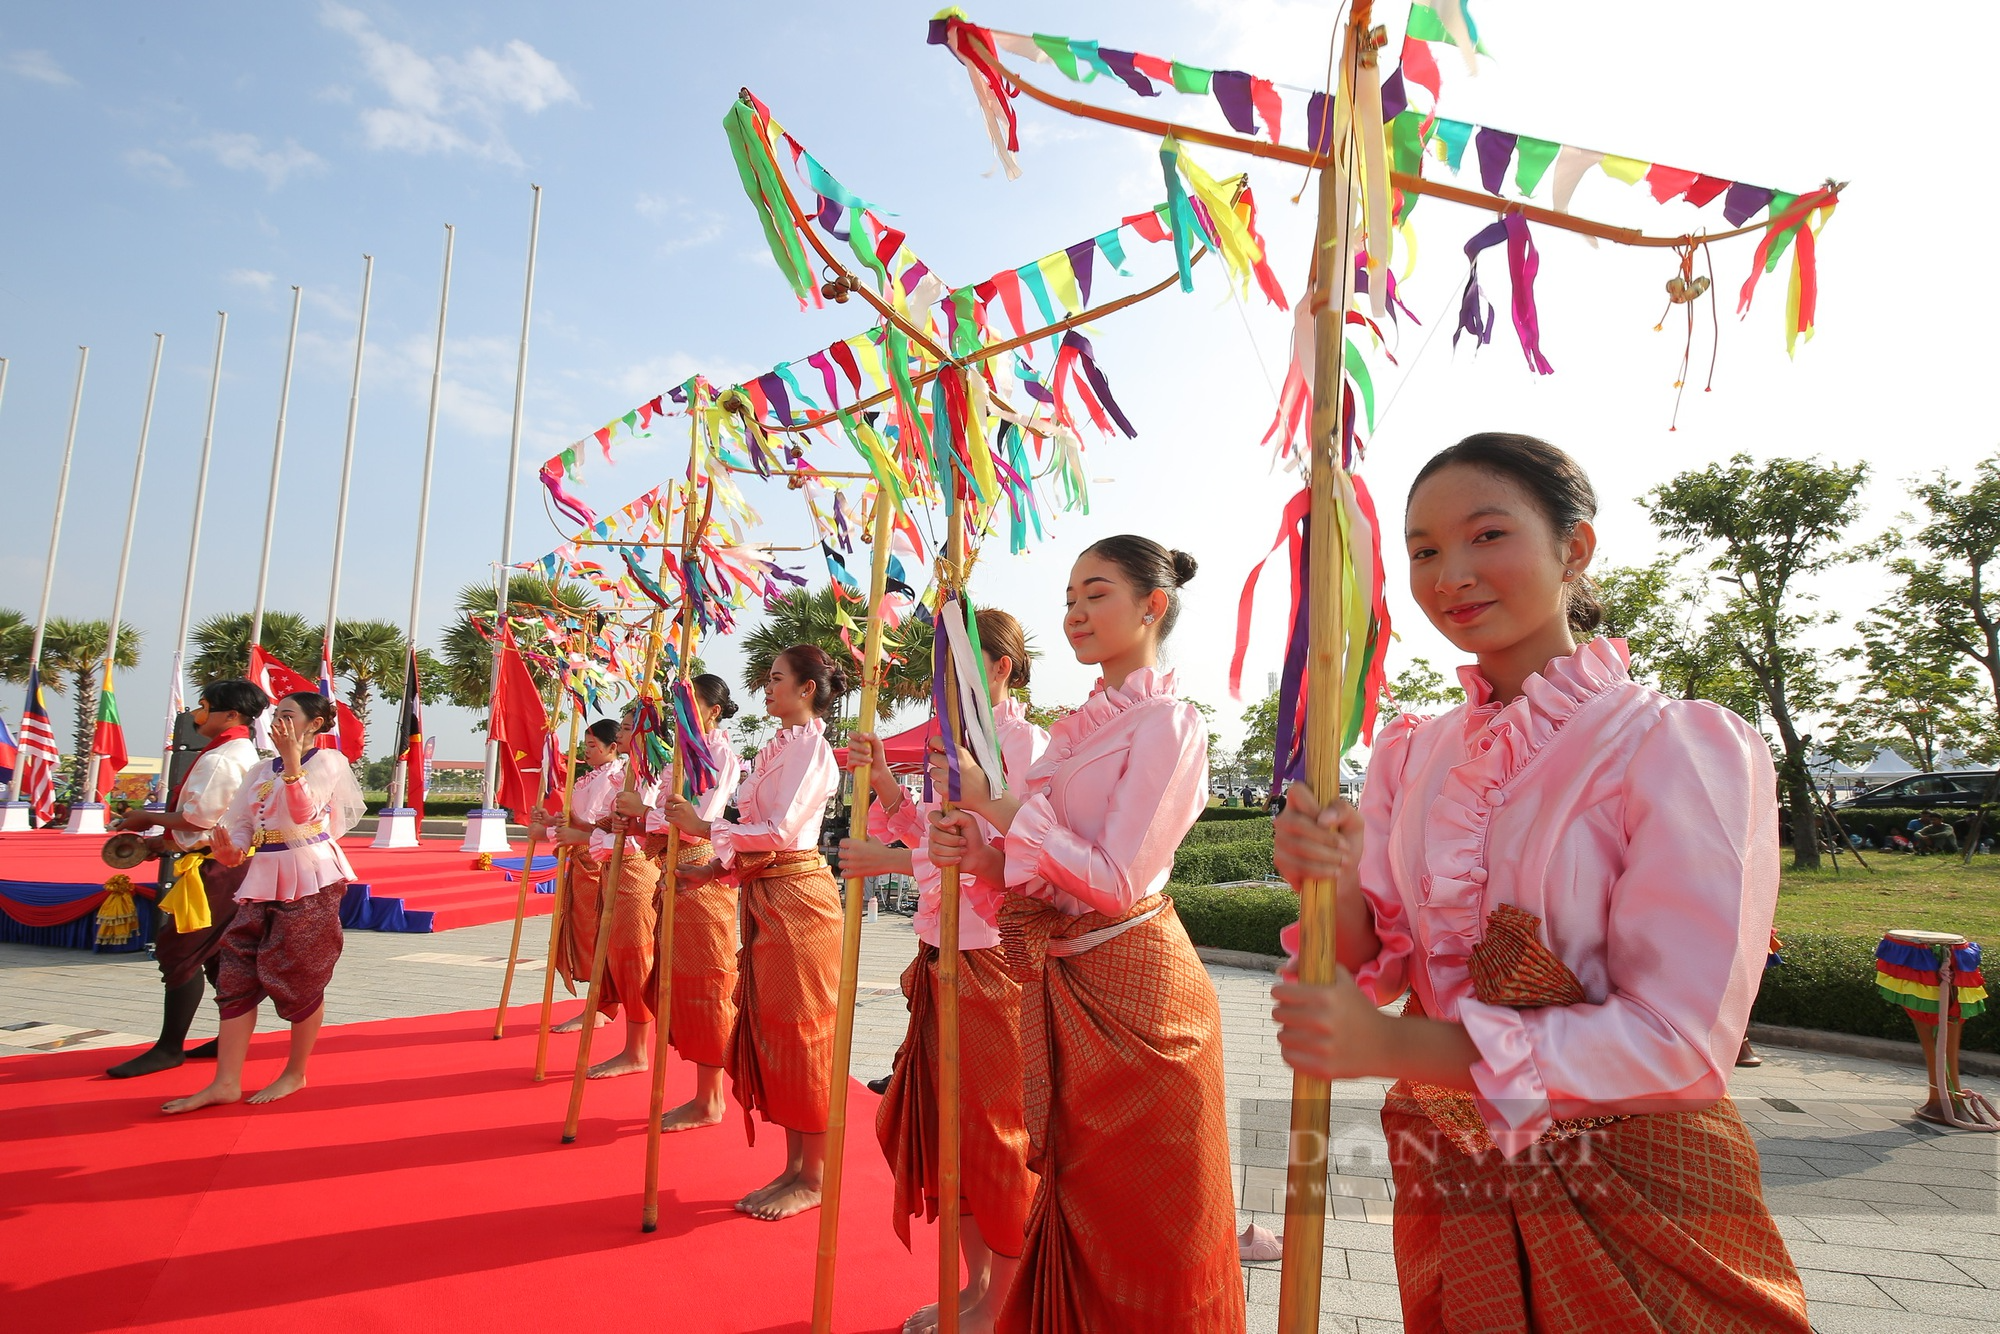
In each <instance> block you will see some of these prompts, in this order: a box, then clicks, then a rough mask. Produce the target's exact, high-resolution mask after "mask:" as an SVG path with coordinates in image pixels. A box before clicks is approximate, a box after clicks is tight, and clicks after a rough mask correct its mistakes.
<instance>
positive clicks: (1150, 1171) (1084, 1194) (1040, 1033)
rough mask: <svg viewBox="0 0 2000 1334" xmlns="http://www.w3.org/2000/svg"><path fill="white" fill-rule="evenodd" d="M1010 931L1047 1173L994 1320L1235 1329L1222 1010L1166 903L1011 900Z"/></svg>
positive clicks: (1083, 1328) (1006, 909)
mask: <svg viewBox="0 0 2000 1334" xmlns="http://www.w3.org/2000/svg"><path fill="white" fill-rule="evenodd" d="M1121 924H1130V925H1126V926H1125V929H1124V930H1122V931H1120V932H1119V933H1118V934H1116V935H1115V936H1110V937H1109V938H1106V935H1105V934H1099V933H1107V934H1108V933H1109V932H1110V931H1112V930H1114V929H1116V928H1118V927H1120V926H1121ZM1000 929H1001V940H1002V948H1003V949H1005V951H1006V953H1007V965H1008V968H1009V970H1010V971H1011V972H1013V973H1014V975H1015V976H1016V977H1017V978H1018V979H1020V981H1021V984H1022V991H1021V1056H1022V1062H1023V1065H1024V1067H1025V1071H1026V1081H1025V1083H1026V1088H1025V1110H1026V1115H1027V1123H1028V1133H1029V1136H1030V1140H1031V1143H1032V1145H1033V1154H1032V1156H1031V1157H1030V1159H1029V1166H1031V1167H1032V1168H1034V1169H1035V1170H1036V1171H1038V1172H1040V1173H1041V1178H1042V1180H1041V1187H1040V1189H1039V1190H1037V1191H1036V1193H1035V1199H1034V1204H1033V1206H1032V1208H1031V1209H1030V1211H1029V1214H1028V1228H1027V1237H1026V1244H1025V1248H1024V1250H1023V1251H1022V1256H1021V1269H1020V1273H1019V1275H1018V1277H1017V1278H1016V1279H1015V1281H1014V1290H1013V1293H1012V1295H1011V1296H1010V1297H1009V1298H1008V1300H1007V1305H1006V1307H1005V1309H1004V1310H1002V1311H1001V1313H1000V1321H999V1328H1000V1329H1001V1330H1002V1331H1005V1334H1099V1332H1100V1331H1107V1330H1154V1329H1161V1330H1165V1329H1171V1330H1174V1331H1177V1334H1240V1331H1242V1330H1243V1328H1244V1324H1245V1311H1244V1305H1243V1270H1242V1268H1241V1265H1240V1263H1239V1262H1238V1260H1237V1255H1236V1198H1235V1189H1234V1184H1233V1180H1232V1174H1231V1171H1230V1166H1229V1127H1228V1122H1227V1113H1226V1108H1225V1104H1224V1097H1225V1095H1224V1093H1223V1084H1222V1013H1221V1009H1220V1007H1219V1006H1218V1004H1217V1003H1216V997H1215V987H1214V985H1213V984H1212V983H1210V981H1209V980H1208V974H1207V973H1206V972H1205V971H1204V970H1203V969H1202V966H1201V961H1200V960H1199V959H1197V958H1196V957H1195V953H1194V946H1193V945H1192V944H1190V943H1189V942H1188V937H1187V931H1186V930H1185V928H1183V927H1182V926H1181V922H1180V918H1179V917H1178V916H1176V915H1175V913H1174V908H1173V903H1172V901H1171V900H1169V899H1166V898H1164V897H1162V896H1160V895H1157V894H1156V895H1151V896H1148V897H1147V898H1145V899H1142V900H1140V901H1139V902H1138V903H1137V904H1135V905H1134V906H1133V908H1132V910H1131V911H1130V912H1129V913H1127V914H1125V915H1124V916H1123V917H1122V918H1111V917H1106V916H1103V915H1101V914H1098V913H1088V914H1086V915H1084V916H1082V917H1067V916H1065V915H1063V914H1062V913H1060V912H1058V911H1056V910H1055V909H1054V908H1053V907H1051V906H1049V905H1048V904H1045V903H1042V902H1039V901H1038V900H1034V899H1028V898H1024V897H1022V896H1020V895H1015V894H1010V895H1008V897H1007V900H1006V902H1005V904H1004V906H1003V907H1002V909H1001V928H1000ZM1080 938H1081V939H1080ZM1079 951H1080V952H1079Z"/></svg>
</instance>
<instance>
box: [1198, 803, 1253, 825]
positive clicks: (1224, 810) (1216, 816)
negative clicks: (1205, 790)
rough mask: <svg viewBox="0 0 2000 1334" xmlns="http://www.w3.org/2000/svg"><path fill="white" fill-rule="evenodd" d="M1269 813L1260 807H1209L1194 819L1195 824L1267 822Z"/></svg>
mask: <svg viewBox="0 0 2000 1334" xmlns="http://www.w3.org/2000/svg"><path fill="white" fill-rule="evenodd" d="M1270 818H1271V812H1269V811H1267V810H1265V809H1264V808H1263V807H1262V806H1210V807H1208V808H1207V809H1205V810H1203V811H1202V813H1201V814H1200V815H1198V816H1196V817H1195V820H1196V822H1197V823H1201V824H1215V823H1226V822H1228V821H1230V820H1268V819H1270Z"/></svg>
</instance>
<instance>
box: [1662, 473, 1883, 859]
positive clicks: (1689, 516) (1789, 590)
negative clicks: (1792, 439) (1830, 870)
mask: <svg viewBox="0 0 2000 1334" xmlns="http://www.w3.org/2000/svg"><path fill="white" fill-rule="evenodd" d="M1867 475H1868V465H1867V464H1866V463H1857V464H1855V465H1854V466H1853V467H1851V468H1843V467H1840V466H1837V465H1833V466H1829V465H1826V464H1822V463H1819V462H1817V461H1816V460H1812V459H1770V460H1768V461H1766V462H1764V463H1761V464H1760V463H1757V462H1755V461H1754V460H1752V459H1751V458H1750V456H1749V455H1747V454H1738V455H1736V456H1735V457H1734V458H1733V459H1731V460H1730V461H1729V462H1728V463H1726V464H1720V463H1716V464H1710V465H1709V466H1708V467H1706V468H1704V469H1702V470H1700V471H1698V472H1684V473H1682V474H1680V475H1679V476H1677V477H1675V478H1674V479H1673V480H1672V481H1670V482H1667V483H1665V484H1663V485H1661V486H1657V487H1654V488H1653V489H1652V490H1651V491H1650V492H1648V493H1647V495H1646V497H1645V498H1644V500H1643V501H1642V503H1644V504H1645V505H1646V507H1647V509H1648V510H1649V511H1651V513H1652V516H1653V521H1654V523H1655V524H1657V525H1658V526H1659V529H1660V531H1661V532H1662V533H1664V534H1665V535H1666V536H1668V537H1670V538H1674V539H1676V540H1678V541H1684V542H1688V543H1690V544H1692V545H1693V546H1695V547H1696V548H1698V549H1701V548H1706V549H1708V550H1709V551H1710V552H1711V553H1712V555H1711V557H1710V560H1709V566H1708V568H1709V569H1710V570H1711V571H1713V572H1714V574H1715V575H1716V577H1717V578H1718V579H1719V580H1720V581H1721V582H1723V583H1725V584H1728V585H1729V586H1730V587H1731V588H1732V589H1733V590H1734V591H1733V592H1732V593H1731V594H1730V596H1729V599H1728V602H1727V604H1726V606H1725V607H1724V608H1723V610H1722V612H1721V619H1720V622H1719V626H1720V628H1721V630H1722V631H1723V633H1726V634H1727V635H1728V636H1729V637H1730V639H1731V641H1732V642H1733V643H1734V645H1735V648H1736V655H1737V658H1738V659H1739V660H1740V661H1741V662H1742V663H1743V666H1744V667H1745V668H1746V669H1747V670H1748V671H1749V672H1750V674H1751V675H1752V676H1754V677H1755V678H1756V681H1757V686H1758V689H1759V690H1760V692H1761V693H1762V695H1763V699H1764V706H1765V709H1766V711H1767V716H1768V717H1769V718H1770V720H1771V725H1772V726H1773V727H1774V728H1775V729H1776V730H1777V733H1778V740H1779V744H1780V747H1781V749H1782V752H1783V763H1782V766H1781V772H1780V775H1779V778H1780V781H1781V782H1782V783H1783V785H1784V788H1785V792H1786V794H1787V804H1788V805H1789V807H1790V810H1791V823H1792V862H1793V865H1794V866H1798V867H1817V866H1818V865H1819V840H1818V837H1817V833H1818V828H1819V822H1818V819H1817V818H1816V816H1815V813H1814V808H1813V792H1812V776H1811V775H1810V774H1809V773H1808V772H1807V771H1806V744H1807V743H1806V738H1805V735H1804V734H1803V733H1801V732H1800V730H1799V723H1798V720H1799V717H1800V716H1801V715H1802V714H1804V713H1808V712H1811V711H1813V710H1816V709H1821V708H1824V707H1826V706H1827V705H1829V704H1830V703H1831V702H1832V699H1833V689H1832V684H1831V682H1830V681H1829V679H1828V677H1827V674H1826V672H1825V670H1824V669H1823V667H1822V665H1821V663H1820V661H1819V658H1818V656H1817V655H1816V654H1815V653H1814V652H1813V650H1812V649H1811V648H1809V647H1808V646H1807V645H1805V644H1804V643H1803V642H1802V639H1801V636H1802V632H1804V631H1805V630H1806V629H1808V628H1809V627H1811V626H1814V625H1818V624H1824V623H1826V622H1828V621H1830V620H1831V619H1832V618H1831V617H1829V616H1822V615H1815V614H1813V613H1811V612H1807V611H1802V610H1799V608H1800V607H1801V605H1802V604H1806V603H1809V602H1810V601H1811V596H1810V595H1809V594H1807V593H1806V592H1804V591H1803V590H1802V589H1801V588H1800V587H1799V582H1800V581H1801V580H1802V579H1804V578H1807V577H1809V576H1811V575H1814V574H1817V573H1819V572H1821V571H1824V570H1827V569H1830V568H1832V567H1834V566H1836V565H1839V564H1842V563H1845V562H1847V561H1850V560H1852V559H1854V557H1855V554H1856V553H1855V552H1853V551H1851V550H1849V549H1847V548H1845V547H1843V546H1841V544H1840V538H1841V537H1842V535H1843V534H1844V533H1845V532H1846V530H1847V527H1848V525H1849V524H1850V523H1851V522H1852V521H1853V519H1854V501H1855V498H1856V496H1857V495H1858V494H1859V493H1860V490H1861V485H1862V482H1863V481H1864V480H1865V479H1866V477H1867Z"/></svg>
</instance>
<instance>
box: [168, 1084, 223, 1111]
mask: <svg viewBox="0 0 2000 1334" xmlns="http://www.w3.org/2000/svg"><path fill="white" fill-rule="evenodd" d="M242 1096H243V1088H242V1086H241V1085H240V1084H210V1085H209V1086H208V1087H207V1088H205V1089H203V1090H201V1092H199V1093H190V1094H188V1095H187V1096H186V1097H185V1098H175V1099H174V1100H173V1101H172V1102H169V1103H162V1104H161V1106H160V1110H161V1111H163V1112H165V1113H166V1114H167V1115H168V1116H179V1115H180V1114H181V1113H182V1112H196V1111H200V1110H201V1109H202V1108H204V1107H219V1106H221V1105H223V1104H224V1103H231V1102H235V1101H236V1100H237V1099H238V1098H240V1097H242Z"/></svg>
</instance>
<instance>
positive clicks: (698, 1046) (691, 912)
mask: <svg viewBox="0 0 2000 1334" xmlns="http://www.w3.org/2000/svg"><path fill="white" fill-rule="evenodd" d="M714 860H715V855H714V854H713V853H712V852H710V851H709V846H708V840H707V839H705V838H694V837H690V836H688V835H685V834H684V835H682V837H681V856H680V864H681V865H682V866H683V867H690V866H706V865H707V864H709V863H710V862H712V861H714ZM677 886H678V887H677V889H676V891H675V894H674V975H673V999H672V1006H673V1010H672V1014H671V1017H670V1018H669V1021H668V1024H667V1040H668V1041H669V1042H671V1043H673V1046H674V1050H675V1051H677V1052H679V1053H680V1055H681V1059H682V1060H684V1061H692V1062H694V1063H695V1064H696V1065H717V1066H719V1065H723V1064H725V1063H727V1061H728V1060H729V1031H730V1029H732V1028H734V1027H735V1026H736V911H737V909H736V886H735V884H734V883H732V882H731V881H728V880H724V879H720V878H718V879H715V880H710V881H707V882H705V883H703V884H698V885H696V884H689V883H688V882H687V881H685V880H682V881H678V882H677Z"/></svg>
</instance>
